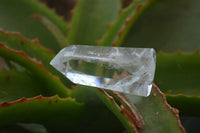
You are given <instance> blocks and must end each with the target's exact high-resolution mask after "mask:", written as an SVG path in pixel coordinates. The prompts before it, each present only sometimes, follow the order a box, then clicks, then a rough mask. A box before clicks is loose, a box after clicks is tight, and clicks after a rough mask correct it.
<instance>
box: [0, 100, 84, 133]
mask: <svg viewBox="0 0 200 133" xmlns="http://www.w3.org/2000/svg"><path fill="white" fill-rule="evenodd" d="M84 113H85V107H84V104H81V103H77V102H76V101H75V100H74V99H71V98H59V97H58V96H53V97H43V96H37V97H34V98H30V99H25V98H22V99H19V100H18V101H14V102H11V103H7V102H3V103H1V104H0V119H1V121H0V127H4V126H7V125H11V124H17V123H38V124H42V125H44V127H46V128H47V130H48V131H50V132H66V131H68V132H73V129H74V130H76V129H77V130H79V128H76V125H77V124H78V123H79V121H81V120H80V119H81V118H82V114H84ZM49 116H51V117H50V118H49ZM8 118H9V119H8Z"/></svg>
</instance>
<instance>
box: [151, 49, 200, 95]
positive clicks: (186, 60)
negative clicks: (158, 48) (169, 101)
mask: <svg viewBox="0 0 200 133" xmlns="http://www.w3.org/2000/svg"><path fill="white" fill-rule="evenodd" d="M199 60H200V52H199V50H197V51H196V52H193V53H183V52H180V51H179V52H175V53H171V54H168V53H164V52H159V53H158V54H157V66H156V73H155V80H154V81H155V83H156V84H157V85H158V86H159V88H162V91H163V92H164V93H168V94H173V95H176V94H179V93H182V94H185V95H188V96H192V95H198V96H200V85H199V83H198V82H199V74H200V69H199V68H200V62H199Z"/></svg>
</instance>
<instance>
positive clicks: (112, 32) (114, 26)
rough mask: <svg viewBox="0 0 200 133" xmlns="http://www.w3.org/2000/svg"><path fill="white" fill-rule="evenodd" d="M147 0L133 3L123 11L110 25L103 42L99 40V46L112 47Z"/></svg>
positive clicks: (138, 0)
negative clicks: (121, 31)
mask: <svg viewBox="0 0 200 133" xmlns="http://www.w3.org/2000/svg"><path fill="white" fill-rule="evenodd" d="M145 2H146V0H137V1H133V2H132V3H131V5H129V6H128V7H127V8H126V9H123V10H121V13H120V15H119V16H118V18H117V19H116V21H114V22H113V23H110V24H109V26H108V30H107V32H106V33H105V35H104V36H103V38H102V39H101V40H99V42H98V45H100V46H106V45H107V46H112V45H113V43H114V41H116V40H117V38H118V36H119V35H120V30H123V28H124V27H125V26H126V24H128V23H129V21H131V17H134V15H135V14H137V12H138V10H139V8H140V6H141V5H143V4H144V3H145Z"/></svg>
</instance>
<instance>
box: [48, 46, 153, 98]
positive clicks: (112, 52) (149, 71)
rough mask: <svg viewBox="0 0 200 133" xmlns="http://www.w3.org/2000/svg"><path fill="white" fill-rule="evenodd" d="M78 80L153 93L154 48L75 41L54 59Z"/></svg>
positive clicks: (106, 87) (140, 94)
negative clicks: (99, 44) (88, 43)
mask: <svg viewBox="0 0 200 133" xmlns="http://www.w3.org/2000/svg"><path fill="white" fill-rule="evenodd" d="M50 64H51V65H52V66H53V67H55V68H56V69H57V70H58V71H60V72H61V73H62V74H64V75H65V76H66V77H67V78H68V79H69V80H71V81H72V82H74V83H76V84H81V85H87V86H92V87H99V88H104V89H110V90H114V91H119V92H124V93H130V94H134V95H139V96H145V97H146V96H149V94H150V92H151V87H152V82H153V79H154V73H155V64H156V53H155V50H154V49H153V48H124V47H101V46H87V45H71V46H69V47H66V48H64V49H62V50H61V51H60V52H59V53H58V54H57V55H56V56H55V57H54V59H53V60H52V61H51V62H50Z"/></svg>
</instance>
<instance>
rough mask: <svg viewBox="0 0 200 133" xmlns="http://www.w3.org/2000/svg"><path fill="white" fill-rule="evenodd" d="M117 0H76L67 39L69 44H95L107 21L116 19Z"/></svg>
mask: <svg viewBox="0 0 200 133" xmlns="http://www.w3.org/2000/svg"><path fill="white" fill-rule="evenodd" d="M119 9H120V1H119V0H117V1H116V0H78V2H77V5H76V8H75V10H74V13H73V16H72V21H71V27H70V29H69V34H68V41H69V43H70V44H85V45H91V44H95V42H96V40H98V39H99V38H100V37H102V35H103V34H104V32H105V31H106V27H107V23H108V22H112V21H113V20H114V19H116V17H117V15H118V11H119Z"/></svg>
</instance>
